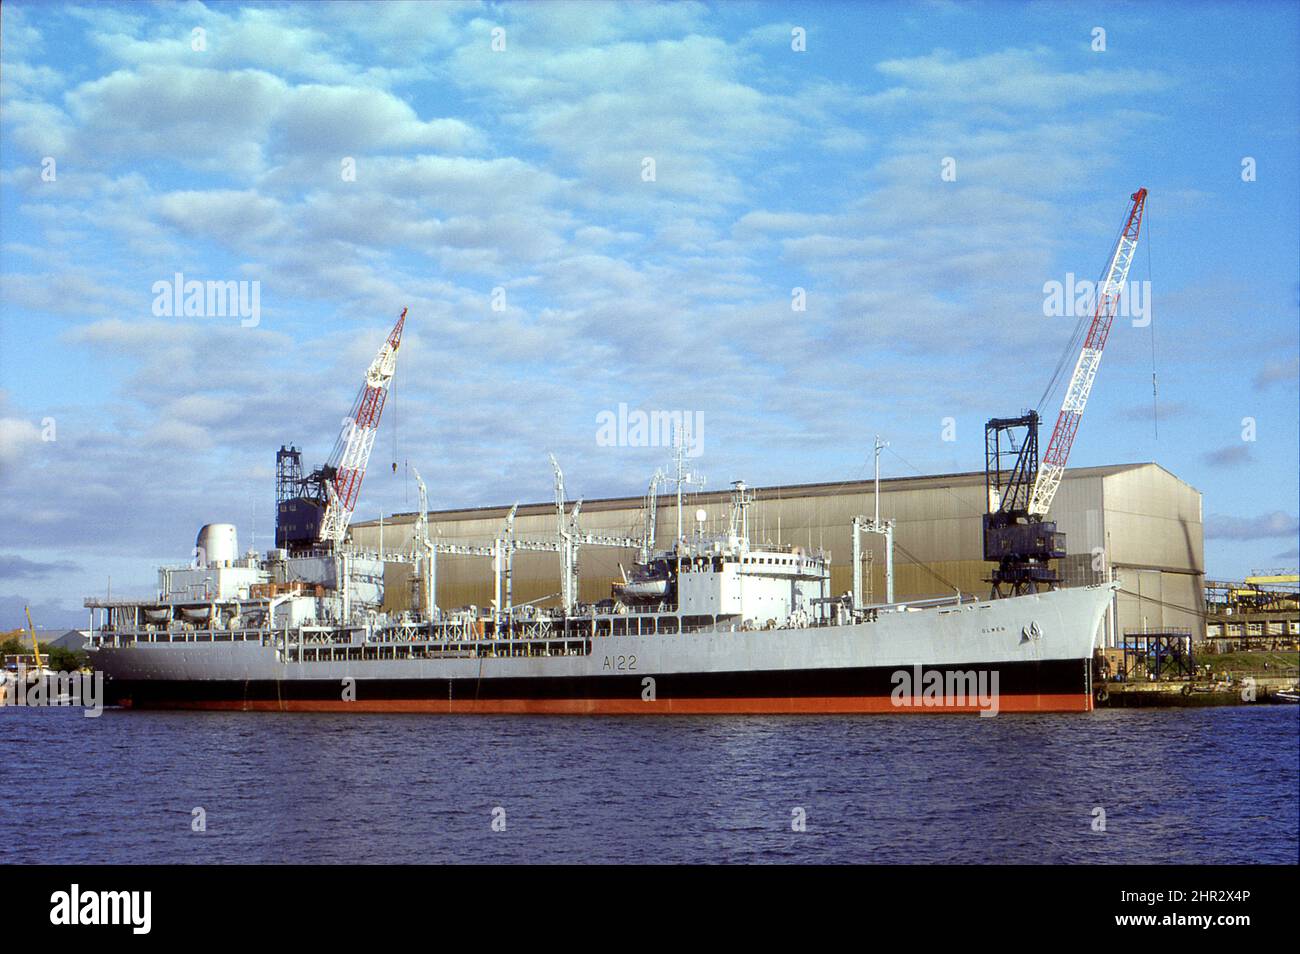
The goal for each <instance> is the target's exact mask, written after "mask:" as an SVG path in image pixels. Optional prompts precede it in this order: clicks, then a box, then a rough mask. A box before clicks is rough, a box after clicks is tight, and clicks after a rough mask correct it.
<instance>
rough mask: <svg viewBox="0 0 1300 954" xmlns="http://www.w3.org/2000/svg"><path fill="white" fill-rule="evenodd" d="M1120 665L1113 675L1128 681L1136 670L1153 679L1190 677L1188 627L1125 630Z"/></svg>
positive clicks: (1192, 664) (1193, 667)
mask: <svg viewBox="0 0 1300 954" xmlns="http://www.w3.org/2000/svg"><path fill="white" fill-rule="evenodd" d="M1121 648H1122V649H1123V663H1122V668H1121V669H1120V671H1119V672H1118V673H1116V674H1115V675H1116V677H1117V678H1119V679H1122V680H1124V681H1125V682H1130V681H1132V679H1133V677H1134V676H1135V675H1137V674H1138V673H1139V672H1142V673H1145V674H1146V675H1147V676H1148V677H1150V678H1154V679H1155V680H1157V681H1158V680H1161V679H1192V678H1194V677H1195V674H1196V663H1195V660H1194V659H1193V658H1192V631H1191V630H1190V629H1181V628H1177V629H1160V630H1148V631H1145V632H1136V633H1135V632H1133V631H1132V630H1125V632H1124V640H1123V643H1122V644H1121Z"/></svg>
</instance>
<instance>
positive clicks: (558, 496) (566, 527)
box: [549, 454, 582, 615]
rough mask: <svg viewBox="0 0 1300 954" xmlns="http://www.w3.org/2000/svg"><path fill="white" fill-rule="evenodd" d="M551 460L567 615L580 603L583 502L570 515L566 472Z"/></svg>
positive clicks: (552, 458)
mask: <svg viewBox="0 0 1300 954" xmlns="http://www.w3.org/2000/svg"><path fill="white" fill-rule="evenodd" d="M549 456H550V458H551V469H552V470H553V471H555V532H556V537H557V538H558V541H559V547H560V602H561V603H562V604H563V606H564V612H565V614H566V615H567V614H569V613H572V612H573V610H574V607H575V606H576V604H577V602H578V540H577V539H576V537H577V536H578V534H579V533H580V532H581V530H580V528H579V526H578V514H580V513H581V512H582V500H581V499H579V500H578V502H577V503H576V504H575V505H574V507H573V510H572V512H571V513H569V514H567V515H566V514H565V512H564V506H565V500H564V471H562V470H560V462H559V461H557V460H556V459H555V455H554V454H551V455H549Z"/></svg>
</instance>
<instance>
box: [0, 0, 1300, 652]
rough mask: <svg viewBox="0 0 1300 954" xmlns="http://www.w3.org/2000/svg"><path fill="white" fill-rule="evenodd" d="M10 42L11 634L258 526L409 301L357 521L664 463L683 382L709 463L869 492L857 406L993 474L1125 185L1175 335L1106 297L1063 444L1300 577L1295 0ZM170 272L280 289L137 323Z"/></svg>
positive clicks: (45, 29)
mask: <svg viewBox="0 0 1300 954" xmlns="http://www.w3.org/2000/svg"><path fill="white" fill-rule="evenodd" d="M1098 28H1100V29H1101V30H1103V31H1104V35H1103V34H1100V33H1098V32H1097V31H1098ZM0 30H2V31H3V35H2V37H0V40H2V53H0V55H2V57H3V63H2V80H3V89H2V91H0V177H2V178H0V186H2V188H3V197H2V200H0V216H2V219H0V490H3V495H2V496H0V627H8V626H13V625H16V624H17V621H18V618H19V617H20V615H21V608H22V604H23V603H24V602H31V603H32V604H33V605H34V607H35V608H36V609H37V613H38V616H39V617H41V619H42V621H44V622H46V623H47V624H48V625H60V624H63V623H65V622H71V621H80V620H81V619H82V618H83V616H82V611H81V610H80V605H81V599H82V598H83V597H84V596H85V595H87V594H89V593H92V592H103V591H104V589H105V588H106V586H107V585H108V581H109V577H110V576H111V578H112V586H113V591H114V593H117V594H127V593H140V592H145V591H148V590H149V589H150V588H151V587H152V585H153V580H154V571H153V568H154V566H155V565H156V564H157V563H158V562H177V561H181V562H183V561H184V560H186V559H188V557H189V554H190V547H191V545H192V542H193V538H194V532H195V530H196V528H197V527H198V526H199V525H200V524H202V523H204V522H209V521H217V520H223V521H225V520H229V521H231V522H235V523H237V524H238V525H239V527H240V533H241V543H242V544H243V545H245V546H247V545H248V544H249V543H250V542H253V541H252V536H253V534H254V533H255V534H256V542H257V544H258V546H259V547H264V546H265V545H267V544H268V543H269V539H270V531H271V515H272V506H273V465H274V453H275V450H276V449H277V448H278V447H279V446H280V444H281V443H283V442H287V441H296V442H298V443H299V444H300V445H302V447H303V448H304V450H305V452H306V456H307V458H308V461H309V462H311V463H313V464H314V463H318V462H320V461H321V460H323V459H324V458H325V456H326V455H328V453H329V451H330V448H331V447H332V444H333V441H334V437H335V435H336V433H337V430H338V425H339V421H340V418H341V417H342V416H343V415H344V414H345V413H346V412H347V411H348V409H349V407H350V405H351V401H352V398H353V396H354V394H355V392H356V390H357V387H358V385H359V383H360V380H361V374H362V371H363V369H364V367H365V365H366V363H367V362H368V361H369V360H370V358H371V356H372V355H373V353H374V351H375V349H376V348H377V346H378V344H379V343H380V341H382V339H383V336H384V335H385V334H386V333H387V331H388V329H389V328H390V327H391V325H392V323H393V321H394V320H395V319H396V316H397V314H398V313H399V312H400V310H401V309H402V308H403V307H409V308H410V318H409V320H408V324H407V331H406V339H405V343H404V347H403V350H402V355H401V362H400V365H399V368H398V376H397V381H396V384H395V387H394V391H393V394H392V397H391V398H390V402H389V405H388V409H387V411H386V416H385V421H384V426H383V428H382V430H381V433H380V436H379V439H378V443H377V445H376V448H375V454H374V458H373V460H372V465H371V472H370V475H369V477H368V479H367V481H366V484H365V488H364V490H363V491H362V497H361V504H360V507H359V510H358V516H359V517H372V516H374V515H376V514H377V513H378V512H379V511H380V510H382V511H384V512H386V513H390V512H393V511H394V510H404V509H410V508H411V507H413V506H414V504H415V499H414V487H413V483H412V481H411V480H410V478H409V471H408V466H407V465H408V462H409V463H410V464H414V465H415V466H416V467H418V468H419V470H420V471H421V473H422V474H423V475H424V476H425V478H426V480H427V481H428V483H429V487H430V494H431V497H432V502H433V505H434V506H435V507H452V506H464V505H484V504H499V503H505V502H510V501H513V500H515V499H523V500H525V501H532V500H544V499H547V497H548V496H549V494H550V492H551V476H550V472H549V467H548V464H547V459H546V454H547V452H548V451H552V452H554V453H555V454H556V455H557V456H558V457H559V458H560V460H561V462H562V463H563V464H564V465H565V468H566V472H567V473H568V476H569V483H570V490H571V494H572V495H573V496H577V495H579V494H581V495H585V496H586V497H588V498H594V497H597V496H606V495H613V494H625V493H640V492H641V490H642V489H643V487H644V483H645V480H646V477H647V476H648V474H649V473H650V471H651V470H653V469H654V467H656V466H658V465H660V464H662V463H664V461H665V458H666V457H667V453H666V452H665V451H664V450H663V449H661V448H656V447H620V446H612V447H611V446H605V442H603V441H601V440H598V430H597V418H598V416H599V415H600V414H601V413H602V412H606V411H616V410H617V408H618V407H619V405H620V404H626V405H627V406H628V407H629V408H630V409H632V410H636V409H644V410H647V411H650V410H662V411H672V410H680V411H685V412H689V413H691V414H698V415H699V416H700V419H701V420H702V422H703V435H702V436H703V447H702V449H703V455H702V456H701V458H700V460H699V461H698V469H699V470H700V471H702V472H703V473H704V474H705V475H706V476H707V478H708V486H710V487H714V488H717V487H722V486H725V484H726V483H727V482H728V481H730V480H732V479H736V478H738V477H744V478H745V479H746V480H748V481H749V482H750V483H752V484H756V485H759V486H762V485H765V484H772V483H780V482H785V483H795V482H810V481H824V480H842V479H853V478H857V477H860V476H863V475H865V474H866V473H867V472H868V469H869V465H868V458H869V446H870V443H871V437H872V435H873V434H874V433H877V432H879V433H880V434H882V435H883V436H884V437H885V438H886V439H888V440H889V441H890V442H891V448H890V451H889V452H887V453H886V455H885V456H884V458H883V467H884V471H885V473H886V474H892V475H908V474H913V473H916V472H926V473H933V472H950V471H968V470H978V469H980V468H982V466H983V444H982V436H983V431H982V427H983V422H984V420H985V419H987V418H988V417H990V416H1006V415H1011V414H1015V413H1019V411H1021V410H1022V409H1024V408H1028V407H1033V406H1036V405H1038V403H1039V402H1040V400H1041V399H1042V395H1043V391H1044V388H1045V387H1046V386H1047V384H1048V381H1049V379H1050V378H1051V375H1052V370H1053V368H1054V367H1055V365H1056V363H1057V361H1058V360H1059V359H1060V356H1061V353H1062V351H1063V349H1065V348H1066V346H1067V344H1068V342H1069V340H1070V337H1071V334H1072V332H1073V330H1074V327H1075V322H1076V319H1075V317H1074V316H1073V315H1072V314H1068V315H1065V316H1047V315H1045V314H1044V310H1045V308H1044V300H1045V298H1046V297H1047V296H1046V295H1045V292H1044V288H1045V286H1047V285H1048V284H1049V283H1051V282H1060V283H1062V284H1065V283H1066V282H1067V281H1068V279H1067V276H1068V275H1070V274H1073V275H1075V277H1076V278H1077V279H1078V280H1091V279H1095V278H1096V277H1097V275H1098V274H1099V272H1100V271H1101V269H1102V267H1103V265H1104V264H1105V259H1106V257H1107V254H1108V252H1109V250H1110V246H1111V243H1112V242H1113V240H1114V237H1115V234H1116V232H1117V230H1118V228H1119V226H1120V225H1121V219H1122V217H1123V215H1124V213H1125V211H1126V208H1127V206H1128V197H1129V195H1130V193H1132V192H1133V191H1134V190H1135V189H1136V188H1137V187H1139V186H1145V187H1146V188H1148V189H1149V190H1150V198H1149V200H1148V202H1147V218H1146V223H1145V226H1144V235H1143V238H1142V247H1141V248H1140V249H1139V252H1138V255H1137V257H1136V258H1135V261H1134V265H1133V269H1132V272H1131V273H1130V276H1129V277H1130V280H1132V281H1136V282H1146V281H1149V282H1150V283H1151V284H1150V289H1151V299H1150V302H1151V308H1150V312H1149V317H1150V318H1151V319H1152V320H1150V321H1148V320H1146V318H1143V317H1141V316H1121V317H1120V318H1118V319H1117V320H1116V324H1115V329H1114V331H1113V333H1112V335H1111V339H1110V343H1109V346H1108V348H1107V352H1106V358H1105V361H1104V362H1103V365H1102V368H1101V373H1100V375H1099V378H1098V381H1097V386H1096V389H1095V391H1094V392H1093V396H1092V400H1091V403H1090V404H1089V407H1088V413H1087V415H1086V417H1085V419H1084V422H1083V425H1082V427H1081V430H1080V433H1079V437H1078V440H1077V442H1076V444H1075V447H1074V453H1073V457H1072V463H1073V464H1076V465H1090V464H1108V463H1123V462H1132V461H1147V460H1154V461H1157V462H1159V463H1160V464H1162V465H1163V466H1165V467H1166V468H1168V469H1169V470H1171V471H1172V472H1173V473H1175V474H1177V475H1178V476H1179V477H1181V478H1183V479H1184V480H1186V481H1188V482H1189V483H1191V484H1193V485H1194V486H1195V487H1197V488H1198V489H1199V490H1201V491H1202V492H1203V493H1204V495H1205V514H1206V521H1207V541H1206V544H1207V558H1206V559H1207V571H1208V573H1209V574H1210V575H1211V576H1228V577H1231V576H1240V575H1242V574H1245V573H1248V572H1249V571H1250V570H1251V569H1252V568H1254V567H1264V566H1275V565H1286V564H1290V565H1294V564H1296V563H1297V562H1298V557H1297V552H1296V537H1297V516H1296V511H1297V458H1298V457H1300V450H1298V446H1297V375H1298V371H1297V353H1298V352H1300V343H1298V341H1297V308H1298V305H1300V287H1298V282H1297V259H1298V256H1300V247H1298V243H1297V230H1296V222H1297V221H1298V220H1300V185H1298V183H1300V167H1298V162H1300V160H1298V158H1297V157H1298V156H1300V148H1298V146H1300V143H1297V129H1298V128H1300V126H1298V123H1297V119H1298V118H1300V109H1298V104H1297V89H1298V88H1300V84H1298V83H1297V68H1296V62H1297V50H1298V47H1300V28H1298V14H1297V7H1296V6H1295V5H1294V4H1290V3H1287V4H1277V5H1270V4H1267V3H1255V4H1250V5H1247V6H1240V5H1238V6H1234V7H1233V8H1231V9H1224V8H1217V7H1214V6H1211V5H1208V4H1198V5H1194V6H1189V7H1187V8H1186V9H1184V8H1183V7H1181V6H1162V5H1160V4H1152V3H1144V4H1137V5H1126V4H1114V3H1106V4H1096V3H1094V4H1080V5H1066V4H1050V5H1034V6H1029V7H1022V6H1013V5H1009V4H1007V5H1004V4H990V5H970V6H964V5H963V6H955V5H949V4H946V3H915V4H899V5H896V6H891V5H882V4H872V5H860V4H828V5H819V4H799V5H780V4H771V5H764V4H748V3H726V4H720V5H696V4H690V3H675V4H672V5H667V6H658V5H651V4H628V5H603V4H597V3H581V4H574V5H567V4H559V3H545V2H538V3H527V4H521V5H513V4H476V3H468V4H424V3H412V4H405V3H380V2H373V3H363V4H360V5H351V4H346V3H335V4H323V3H322V4H315V3H313V4H248V5H243V4H235V3H210V4H207V5H205V4H201V3H185V4H174V5H166V6H154V5H150V4H144V3H132V4H122V5H113V4H100V3H97V4H87V5H85V6H78V5H59V4H55V3H22V2H6V3H5V4H4V8H3V11H2V12H0ZM1103 41H1104V42H1103ZM1103 46H1104V48H1102V47H1103ZM798 47H802V49H798ZM177 273H181V274H183V275H184V276H185V278H186V279H187V280H200V281H220V282H228V281H236V282H258V283H259V285H258V286H257V287H258V291H259V295H260V298H259V306H260V307H259V310H258V312H257V315H256V316H255V320H252V319H251V318H247V317H246V318H245V320H241V319H240V318H239V317H231V316H206V317H205V316H196V315H190V316H185V315H180V316H175V315H167V314H161V315H160V314H158V311H159V309H158V307H157V303H156V301H155V299H156V297H157V296H156V294H155V284H156V283H159V282H172V281H173V280H174V276H175V275H176V274H177ZM246 287H248V288H250V289H251V288H252V286H251V285H250V286H246ZM796 289H802V290H803V292H802V295H800V294H799V293H798V292H796V291H795V290H796ZM800 298H802V299H803V304H804V307H803V308H802V310H800V309H799V308H797V307H796V303H797V302H798V300H799V299H800ZM1153 363H1154V367H1155V370H1156V372H1157V374H1158V380H1159V401H1158V408H1159V420H1158V427H1157V425H1156V422H1155V420H1153V406H1152V405H1153V401H1152V385H1151V378H1152V368H1153ZM1070 364H1071V365H1072V364H1073V356H1071V357H1070ZM1056 401H1057V402H1058V403H1059V397H1058V398H1057V399H1056ZM1056 406H1057V404H1054V403H1053V401H1052V399H1051V397H1050V396H1049V398H1048V399H1047V400H1046V402H1045V403H1044V416H1045V418H1047V419H1048V421H1049V422H1050V421H1051V420H1052V419H1054V418H1055V410H1056ZM946 419H951V421H947V420H946ZM945 425H947V426H945ZM945 437H949V438H955V439H951V440H945ZM394 461H396V462H397V463H398V468H397V472H396V473H394V472H393V469H392V464H393V462H394Z"/></svg>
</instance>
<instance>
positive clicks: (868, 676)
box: [107, 659, 1089, 704]
mask: <svg viewBox="0 0 1300 954" xmlns="http://www.w3.org/2000/svg"><path fill="white" fill-rule="evenodd" d="M611 663H612V664H613V661H611ZM903 668H904V667H899V668H893V667H880V668H871V669H801V670H778V671H748V672H724V673H671V674H666V675H664V674H659V673H652V672H639V671H634V672H630V673H618V672H611V673H610V674H608V675H601V676H583V677H575V678H570V677H547V676H537V677H524V678H520V677H514V678H485V679H473V678H469V679H364V678H358V679H357V680H356V698H357V700H358V701H362V700H376V701H378V700H408V699H409V700H417V699H438V700H443V699H447V700H457V701H461V700H490V699H536V700H544V699H636V698H639V697H640V696H641V694H642V691H643V689H644V683H643V680H644V679H646V678H647V677H652V678H653V679H654V681H655V682H654V690H655V695H656V696H657V698H659V699H665V700H666V699H683V700H685V699H754V698H781V699H787V698H789V699H798V698H862V697H888V696H889V695H890V694H891V693H892V692H893V691H894V688H895V686H896V685H897V683H896V682H895V680H894V674H895V673H896V672H899V671H900V669H903ZM1087 670H1088V662H1087V661H1086V660H1083V659H1069V660H1052V661H1049V662H1039V663H1025V662H1016V663H999V664H993V665H987V664H986V665H978V664H972V665H952V666H942V667H941V666H926V667H922V670H921V672H922V674H923V678H924V675H925V674H926V673H931V672H936V673H939V674H940V675H941V676H943V677H945V679H946V677H947V675H948V674H949V673H975V674H976V676H977V678H978V674H980V673H984V674H986V675H985V676H984V678H983V681H982V685H981V684H980V683H976V682H972V683H970V689H971V691H975V690H976V687H977V686H978V687H979V688H982V689H985V690H986V691H989V690H991V689H992V681H991V680H992V673H995V672H996V673H997V690H998V692H999V693H1000V694H1003V695H1058V694H1071V693H1085V694H1086V693H1087V692H1088V690H1089V687H1088V672H1087ZM905 671H906V672H907V673H908V674H909V676H910V677H912V682H913V683H914V682H915V678H914V677H915V669H913V668H910V667H907V668H906V669H905ZM945 684H946V683H945ZM921 689H922V686H920V685H917V686H914V691H915V694H916V695H920V694H921ZM342 690H343V682H342V679H311V680H299V679H295V680H285V681H276V680H255V681H249V682H244V681H233V680H232V681H227V680H189V681H168V680H118V679H110V680H109V682H108V685H107V691H108V698H109V701H110V704H116V703H117V702H120V701H121V700H123V699H130V700H132V701H134V702H137V703H144V702H148V701H153V700H157V701H161V700H184V701H194V702H201V701H230V700H234V701H240V700H242V701H255V700H266V701H276V700H284V701H288V700H313V699H322V700H337V699H339V698H340V696H341V693H342Z"/></svg>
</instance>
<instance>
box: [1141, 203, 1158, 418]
mask: <svg viewBox="0 0 1300 954" xmlns="http://www.w3.org/2000/svg"><path fill="white" fill-rule="evenodd" d="M1144 224H1145V225H1146V227H1147V312H1148V313H1149V315H1150V319H1151V320H1150V321H1149V322H1148V323H1149V324H1150V325H1151V429H1152V432H1153V433H1154V436H1155V440H1156V441H1157V442H1159V440H1160V398H1159V389H1158V387H1157V384H1156V310H1155V306H1154V304H1153V303H1152V301H1151V288H1152V287H1153V285H1154V284H1155V283H1154V282H1153V280H1152V276H1151V213H1150V211H1147V212H1146V221H1145V222H1144Z"/></svg>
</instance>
